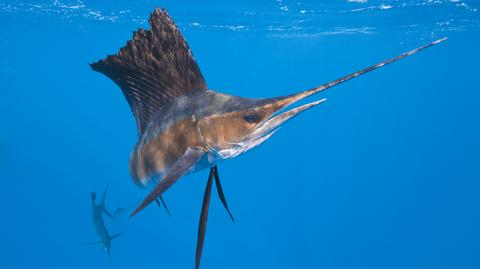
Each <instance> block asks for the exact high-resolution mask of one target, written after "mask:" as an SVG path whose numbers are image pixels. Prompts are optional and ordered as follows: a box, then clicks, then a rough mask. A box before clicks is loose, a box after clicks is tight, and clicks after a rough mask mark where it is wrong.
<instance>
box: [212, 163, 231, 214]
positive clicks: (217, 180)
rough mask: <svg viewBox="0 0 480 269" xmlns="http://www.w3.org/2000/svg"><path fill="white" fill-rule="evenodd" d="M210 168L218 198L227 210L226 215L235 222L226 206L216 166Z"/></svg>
mask: <svg viewBox="0 0 480 269" xmlns="http://www.w3.org/2000/svg"><path fill="white" fill-rule="evenodd" d="M212 170H213V176H214V177H215V185H216V187H217V192H218V197H219V198H220V201H222V204H223V206H224V207H225V210H227V213H228V215H230V218H231V219H232V221H233V222H235V218H234V217H233V215H232V212H230V209H229V208H228V204H227V199H225V194H224V193H223V188H222V184H221V183H220V177H219V176H218V168H217V166H214V167H212Z"/></svg>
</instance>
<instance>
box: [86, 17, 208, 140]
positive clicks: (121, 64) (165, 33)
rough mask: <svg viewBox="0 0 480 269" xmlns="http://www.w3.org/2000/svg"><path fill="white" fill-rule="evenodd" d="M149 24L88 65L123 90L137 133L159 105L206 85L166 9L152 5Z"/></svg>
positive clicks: (145, 124)
mask: <svg viewBox="0 0 480 269" xmlns="http://www.w3.org/2000/svg"><path fill="white" fill-rule="evenodd" d="M149 23H150V26H151V28H150V30H144V29H139V30H138V31H136V32H134V33H133V37H132V39H131V40H130V41H128V42H127V44H126V45H125V46H124V47H123V48H121V49H120V51H119V52H118V53H117V54H115V55H109V56H107V57H106V58H105V59H103V60H100V61H98V62H96V63H92V64H91V65H90V66H91V67H92V69H93V70H95V71H98V72H100V73H102V74H104V75H106V76H108V77H109V78H110V79H112V80H113V81H114V82H115V83H116V84H117V85H118V86H119V87H120V88H121V89H122V92H123V94H124V95H125V98H126V99H127V101H128V103H129V105H130V107H131V109H132V111H133V114H134V116H135V119H136V121H137V127H138V134H139V136H140V135H141V134H142V133H143V131H144V130H145V127H146V126H147V124H148V123H149V122H150V120H151V118H152V117H153V115H155V113H156V112H158V110H159V108H160V107H161V106H162V105H165V104H167V103H169V102H171V101H172V100H173V99H175V98H176V97H179V96H183V95H186V94H188V93H189V92H191V91H195V90H203V89H206V88H207V85H206V83H205V80H204V78H203V76H202V73H201V72H200V69H199V67H198V65H197V62H196V61H195V59H194V58H193V55H192V52H191V50H190V48H189V47H188V44H187V42H186V41H185V39H184V38H183V36H182V34H181V33H180V31H179V30H178V28H177V26H176V25H175V23H174V22H173V20H172V19H171V18H170V16H169V15H168V13H167V11H165V10H164V9H159V8H155V10H154V11H153V13H152V14H151V15H150V19H149Z"/></svg>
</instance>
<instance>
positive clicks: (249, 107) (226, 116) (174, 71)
mask: <svg viewBox="0 0 480 269" xmlns="http://www.w3.org/2000/svg"><path fill="white" fill-rule="evenodd" d="M149 22H150V26H151V29H150V30H143V29H140V30H138V31H136V32H134V34H133V38H132V39H131V40H130V41H128V42H127V44H126V46H124V47H123V48H121V49H120V51H119V52H118V53H117V54H115V55H109V56H107V57H106V58H105V59H103V60H100V61H98V62H96V63H93V64H91V67H92V69H93V70H95V71H98V72H101V73H103V74H105V75H107V76H108V77H110V78H111V79H112V80H113V81H114V82H115V83H116V84H117V85H118V86H119V87H120V88H121V89H122V92H123V94H124V95H125V97H126V99H127V101H128V103H129V104H130V107H131V109H132V111H133V114H134V116H135V119H136V122H137V129H138V142H137V144H136V145H135V148H134V150H133V151H132V153H131V156H130V163H129V167H130V173H131V176H132V178H133V180H134V182H135V183H137V184H138V185H140V186H147V185H148V184H149V183H150V182H154V183H156V185H155V187H154V188H153V190H152V191H151V192H150V194H149V195H148V196H147V197H146V198H145V200H144V201H143V202H142V204H141V205H140V206H139V207H138V208H137V209H136V210H135V211H134V212H133V214H132V215H134V214H136V213H138V212H139V211H140V210H142V209H143V208H145V207H146V206H147V205H148V204H149V203H151V202H152V201H154V200H156V199H157V198H158V197H160V198H161V195H162V193H164V192H165V191H166V190H167V189H168V188H169V187H170V186H172V185H173V184H174V183H175V182H176V181H177V180H178V179H179V178H181V177H182V176H183V175H185V174H188V173H190V172H193V171H197V170H200V169H204V168H210V175H209V180H208V183H207V188H206V191H205V196H204V201H203V206H202V212H201V217H200V225H199V234H198V241H197V257H196V267H198V266H199V262H200V255H201V251H202V248H203V239H204V236H205V230H206V222H207V216H208V205H209V201H210V191H211V186H212V180H213V179H215V182H216V187H217V189H218V194H219V197H220V199H221V201H222V203H223V204H224V206H225V207H226V209H227V211H228V213H230V211H229V209H228V206H227V203H226V200H225V197H224V195H223V190H222V189H221V185H220V180H219V177H218V172H217V167H216V164H217V162H218V161H220V160H223V159H229V158H233V157H235V156H238V155H239V154H242V153H244V152H246V151H248V150H249V149H251V148H253V147H255V146H257V145H259V144H261V143H262V142H264V141H265V140H267V139H268V138H269V137H270V136H271V135H272V134H273V133H274V132H275V131H276V130H277V128H278V127H279V126H280V125H282V124H283V123H285V122H286V121H288V120H289V119H291V118H292V117H294V116H296V115H298V114H299V113H301V112H302V111H305V110H307V109H309V108H311V107H313V106H315V105H317V104H319V103H321V102H323V101H325V99H321V100H318V101H315V102H311V103H308V104H305V105H302V106H298V107H296V108H293V109H290V110H287V111H284V110H283V109H284V108H286V107H287V106H289V105H291V104H293V103H295V102H297V101H299V100H302V99H304V98H305V97H307V96H310V95H313V94H315V93H318V92H320V91H323V90H325V89H328V88H330V87H333V86H335V85H337V84H340V83H342V82H344V81H347V80H349V79H352V78H355V77H357V76H360V75H362V74H365V73H367V72H369V71H372V70H375V69H377V68H380V67H382V66H384V65H386V64H389V63H392V62H394V61H397V60H399V59H402V58H405V57H407V56H409V55H412V54H414V53H416V52H418V51H421V50H423V49H426V48H428V47H430V46H433V45H435V44H437V43H439V42H441V41H443V40H445V39H446V38H443V39H439V40H437V41H434V42H432V43H430V44H427V45H425V46H422V47H419V48H417V49H414V50H411V51H409V52H406V53H404V54H401V55H399V56H397V57H394V58H392V59H389V60H386V61H383V62H381V63H379V64H376V65H373V66H370V67H368V68H365V69H363V70H360V71H358V72H355V73H352V74H349V75H347V76H344V77H342V78H340V79H337V80H334V81H332V82H329V83H326V84H324V85H321V86H319V87H315V88H312V89H310V90H307V91H303V92H299V93H295V94H291V95H287V96H282V97H275V98H263V99H253V98H243V97H237V96H231V95H227V94H223V93H218V92H215V91H212V90H210V89H208V87H207V84H206V82H205V80H204V78H203V76H202V74H201V72H200V69H199V67H198V65H197V63H196V61H195V59H194V58H193V55H192V53H191V51H190V48H189V47H188V45H187V43H186V41H185V39H184V38H183V36H182V35H181V33H180V31H179V30H178V28H177V27H176V25H175V24H174V22H173V21H172V19H171V18H170V16H169V15H168V14H167V12H166V11H165V10H161V9H158V8H156V9H155V10H154V12H153V13H152V14H151V16H150V19H149ZM230 216H231V217H232V220H233V216H232V215H231V214H230Z"/></svg>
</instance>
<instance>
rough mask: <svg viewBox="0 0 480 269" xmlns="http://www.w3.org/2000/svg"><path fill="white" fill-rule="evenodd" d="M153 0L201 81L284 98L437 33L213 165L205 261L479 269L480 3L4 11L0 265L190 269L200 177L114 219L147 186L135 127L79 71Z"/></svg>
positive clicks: (114, 93) (134, 4)
mask: <svg viewBox="0 0 480 269" xmlns="http://www.w3.org/2000/svg"><path fill="white" fill-rule="evenodd" d="M155 6H159V7H165V8H166V9H167V10H168V11H169V13H170V15H171V16H172V17H173V19H174V20H175V21H176V22H177V24H178V25H179V27H180V28H181V31H182V32H183V34H184V35H185V37H186V39H187V41H188V42H189V44H190V47H191V49H192V51H193V53H194V55H195V57H196V59H197V61H198V63H199V65H200V68H201V70H202V72H203V75H204V77H205V78H206V80H207V83H208V85H209V87H210V88H211V89H215V90H218V91H221V92H226V93H229V94H234V95H240V96H245V97H271V96H280V95H285V94H289V93H293V92H297V91H300V90H305V89H309V88H312V87H314V86H318V85H320V84H323V83H326V82H328V81H331V80H333V79H336V78H338V77H340V76H343V75H345V74H348V73H350V72H354V71H357V70H359V69H361V68H364V67H367V66H369V65H371V64H375V63H377V62H379V61H381V60H384V59H386V58H390V57H393V56H396V55H398V54H400V53H402V52H405V51H407V50H410V49H413V48H415V47H418V46H420V45H423V44H425V43H428V42H431V41H433V40H435V39H438V38H441V37H444V36H448V37H449V39H448V40H447V41H446V42H443V43H441V44H439V45H437V46H434V47H433V48H430V49H428V50H426V51H423V52H420V53H418V54H416V55H414V56H412V57H409V58H407V59H405V60H402V61H400V62H397V63H394V64H392V65H389V66H386V67H383V68H381V69H379V70H377V71H374V72H372V73H368V74H366V75H364V76H361V77H359V78H356V79H354V80H352V81H349V82H347V83H344V84H341V85H340V86H338V87H335V88H332V89H330V90H328V91H326V92H322V93H320V94H318V95H317V96H314V97H311V98H309V99H308V100H306V101H312V100H317V99H320V98H324V97H326V98H328V101H327V102H326V103H324V104H321V105H320V106H318V107H316V108H315V109H312V110H310V111H308V112H305V113H304V114H302V115H301V116H299V117H297V118H295V119H294V120H292V121H290V122H288V123H287V124H286V125H285V126H284V127H282V128H281V129H280V130H279V131H278V132H277V133H276V134H275V135H274V136H273V137H272V138H271V139H270V140H269V141H267V142H266V143H264V144H263V145H261V146H260V147H258V148H256V149H254V150H252V151H250V152H248V153H247V154H244V155H242V156H240V157H238V158H236V159H233V160H229V161H226V162H223V163H221V164H220V166H219V172H220V176H221V178H222V180H223V187H224V190H225V193H226V196H227V200H228V202H229V205H230V207H231V210H232V211H233V213H234V215H235V217H236V223H232V222H231V221H230V220H229V217H228V215H227V214H226V212H224V209H223V208H222V205H221V203H220V202H219V200H218V198H217V196H216V193H215V190H213V191H214V193H213V194H212V204H211V208H210V217H209V225H208V226H209V227H208V230H207V237H206V242H205V248H204V253H203V259H202V266H201V268H242V269H243V268H369V269H372V268H379V269H380V268H382V269H383V268H436V269H438V268H480V230H479V228H480V210H479V206H480V195H479V193H480V155H479V154H480V120H479V116H480V87H479V83H478V79H479V62H480V53H479V48H480V1H477V0H471V1H470V0H407V1H397V0H388V1H387V0H386V1H377V0H349V1H347V0H341V1H331V0H330V1H303V0H302V1H287V0H277V1H273V0H271V1H237V2H232V1H187V0H180V1H178V0H177V1H173V0H170V1H137V0H134V1H125V0H122V1H118V0H117V1H109V0H96V1H90V0H54V1H38V0H26V1H8V0H0V81H1V83H2V85H1V86H0V120H1V124H0V184H1V185H0V187H1V188H0V190H1V194H0V212H1V217H0V268H6V269H10V268H118V269H120V268H194V255H195V244H196V235H197V227H198V218H199V214H200V208H201V202H202V197H203V191H204V189H205V183H206V179H207V175H208V171H205V170H204V171H201V172H199V173H195V174H190V175H188V176H186V177H185V178H183V179H182V180H180V181H179V182H178V183H177V184H176V185H175V186H174V187H173V188H172V189H170V190H169V191H168V192H167V193H166V194H165V199H166V201H167V203H168V205H169V207H170V210H171V211H172V214H173V216H172V217H171V218H169V217H168V216H167V215H166V213H165V211H164V210H163V209H160V208H158V207H156V206H155V205H152V206H149V207H148V208H147V209H146V210H144V211H143V212H142V213H141V214H139V215H137V216H136V217H134V218H132V219H130V218H128V217H127V216H126V215H128V214H127V213H130V212H131V210H132V208H130V209H129V210H128V212H127V213H126V214H125V216H124V217H121V218H119V219H118V220H117V221H108V222H107V226H108V228H109V231H110V233H112V234H115V233H117V232H123V234H122V235H121V236H120V237H118V238H117V239H115V240H113V243H112V244H113V246H112V258H113V263H112V265H110V264H109V263H108V259H107V258H106V255H105V253H101V251H100V247H99V246H82V244H83V243H86V242H90V241H95V240H96V239H97V237H96V234H95V232H94V229H93V227H92V224H91V208H90V192H91V191H97V192H98V193H101V192H102V191H103V189H104V188H105V186H107V185H110V192H109V196H108V197H107V207H109V208H110V209H111V210H115V208H118V207H128V206H135V205H137V204H138V202H139V201H140V199H142V198H143V197H144V196H145V195H146V194H147V190H142V189H139V188H137V187H136V186H135V185H134V184H133V183H132V181H131V179H130V176H129V172H128V159H129V156H130V151H131V150H132V148H133V146H134V144H135V142H136V139H137V132H136V127H135V122H134V118H133V116H132V114H131V112H130V108H129V107H128V105H127V102H126V101H125V99H124V97H123V95H122V93H121V91H120V89H119V88H118V87H117V86H116V85H115V84H114V83H113V82H112V81H110V80H109V79H108V78H107V77H105V76H103V75H101V74H99V73H96V72H93V71H91V69H90V67H89V66H88V63H91V62H94V61H96V60H98V59H101V58H103V57H104V56H105V55H107V54H113V53H115V52H117V50H118V49H119V48H120V47H121V46H123V45H124V44H125V42H126V41H127V40H128V39H129V38H130V37H131V34H132V31H134V30H136V29H138V28H140V27H143V28H145V27H148V24H147V19H148V16H149V13H150V12H151V11H152V10H153V8H154V7H155Z"/></svg>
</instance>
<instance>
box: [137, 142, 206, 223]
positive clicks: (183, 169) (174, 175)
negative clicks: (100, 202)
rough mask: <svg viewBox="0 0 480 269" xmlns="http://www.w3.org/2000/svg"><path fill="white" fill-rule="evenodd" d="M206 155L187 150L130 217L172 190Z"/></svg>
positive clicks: (197, 151) (194, 150) (199, 151)
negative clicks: (168, 190)
mask: <svg viewBox="0 0 480 269" xmlns="http://www.w3.org/2000/svg"><path fill="white" fill-rule="evenodd" d="M204 154H205V151H203V150H201V149H192V148H187V150H186V151H185V152H184V153H183V155H182V156H181V157H180V158H179V159H178V160H177V161H176V162H175V163H174V164H173V166H172V167H171V168H170V169H169V170H168V172H167V173H166V174H165V176H164V177H163V178H162V179H161V180H160V182H159V183H158V184H157V186H155V188H154V189H153V190H152V191H151V192H150V194H149V195H148V196H147V197H146V198H145V199H144V200H143V202H142V203H141V204H140V206H138V207H137V209H135V211H133V213H132V214H131V215H130V216H131V217H133V216H134V215H136V214H137V213H138V212H140V211H141V210H142V209H144V208H145V207H146V206H147V205H149V204H150V203H151V202H153V201H154V200H155V199H157V197H159V196H160V195H162V193H164V192H165V191H166V190H167V189H168V188H170V187H171V186H172V185H173V184H175V182H177V180H179V179H180V178H181V177H182V176H183V175H185V174H186V173H187V172H188V171H189V170H190V169H191V168H192V167H193V166H195V164H196V163H197V162H198V161H199V160H200V159H201V158H202V156H203V155H204Z"/></svg>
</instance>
